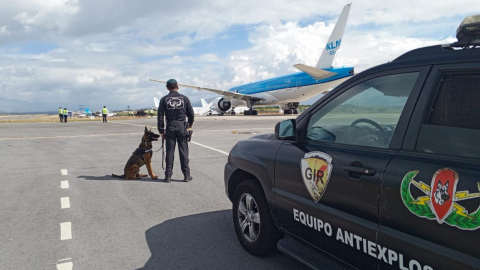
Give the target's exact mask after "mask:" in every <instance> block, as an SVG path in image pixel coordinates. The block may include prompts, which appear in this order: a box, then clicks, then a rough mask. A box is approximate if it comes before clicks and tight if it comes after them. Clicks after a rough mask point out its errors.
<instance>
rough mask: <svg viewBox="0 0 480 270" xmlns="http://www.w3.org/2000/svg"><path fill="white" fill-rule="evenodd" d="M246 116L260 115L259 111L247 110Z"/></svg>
mask: <svg viewBox="0 0 480 270" xmlns="http://www.w3.org/2000/svg"><path fill="white" fill-rule="evenodd" d="M243 114H244V115H258V111H257V110H252V109H250V110H246V111H244V112H243Z"/></svg>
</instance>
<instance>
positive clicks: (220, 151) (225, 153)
mask: <svg viewBox="0 0 480 270" xmlns="http://www.w3.org/2000/svg"><path fill="white" fill-rule="evenodd" d="M190 142H191V143H194V144H196V145H199V146H202V147H205V148H208V149H210V150H213V151H217V152H219V153H222V154H224V155H227V156H228V153H227V152H224V151H222V150H218V149H215V148H213V147H210V146H206V145H204V144H201V143H197V142H193V141H190Z"/></svg>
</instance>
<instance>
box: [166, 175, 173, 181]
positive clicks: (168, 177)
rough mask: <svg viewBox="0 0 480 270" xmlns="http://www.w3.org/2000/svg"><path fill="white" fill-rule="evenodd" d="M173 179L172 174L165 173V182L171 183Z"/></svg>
mask: <svg viewBox="0 0 480 270" xmlns="http://www.w3.org/2000/svg"><path fill="white" fill-rule="evenodd" d="M170 181H172V176H171V175H165V182H166V183H170Z"/></svg>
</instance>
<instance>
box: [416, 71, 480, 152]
mask: <svg viewBox="0 0 480 270" xmlns="http://www.w3.org/2000/svg"><path fill="white" fill-rule="evenodd" d="M479 98H480V72H476V73H448V74H444V75H443V76H442V78H441V81H440V86H439V89H438V91H437V93H436V96H435V98H434V102H433V106H432V109H431V110H430V115H429V117H428V118H427V121H426V122H425V124H423V125H422V126H421V129H420V134H419V138H418V143H417V147H416V149H417V151H420V152H427V153H437V154H442V155H449V156H461V157H473V158H480V140H479V138H480V101H479Z"/></svg>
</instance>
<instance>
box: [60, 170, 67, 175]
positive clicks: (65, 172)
mask: <svg viewBox="0 0 480 270" xmlns="http://www.w3.org/2000/svg"><path fill="white" fill-rule="evenodd" d="M60 171H61V172H62V175H67V174H68V172H67V169H61V170H60Z"/></svg>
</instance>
